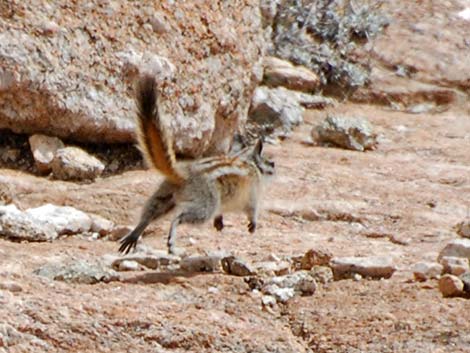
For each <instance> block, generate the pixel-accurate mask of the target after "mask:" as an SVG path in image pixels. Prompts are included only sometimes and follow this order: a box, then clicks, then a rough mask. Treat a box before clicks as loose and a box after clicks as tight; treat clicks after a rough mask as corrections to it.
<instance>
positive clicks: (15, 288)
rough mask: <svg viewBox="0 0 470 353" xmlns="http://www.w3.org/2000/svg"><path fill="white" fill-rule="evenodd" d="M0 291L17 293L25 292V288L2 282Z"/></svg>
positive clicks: (9, 282)
mask: <svg viewBox="0 0 470 353" xmlns="http://www.w3.org/2000/svg"><path fill="white" fill-rule="evenodd" d="M0 289H3V290H7V291H10V292H13V293H16V292H21V291H22V290H23V287H21V286H20V285H19V284H18V283H15V282H11V281H6V282H0Z"/></svg>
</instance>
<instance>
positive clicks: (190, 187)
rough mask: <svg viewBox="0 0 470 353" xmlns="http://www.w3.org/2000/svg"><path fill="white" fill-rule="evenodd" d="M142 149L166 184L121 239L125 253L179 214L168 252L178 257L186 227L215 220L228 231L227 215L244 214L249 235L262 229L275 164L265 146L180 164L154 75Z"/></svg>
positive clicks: (144, 92)
mask: <svg viewBox="0 0 470 353" xmlns="http://www.w3.org/2000/svg"><path fill="white" fill-rule="evenodd" d="M136 102H137V107H138V115H137V132H138V144H139V147H140V149H141V152H142V154H143V156H144V159H145V160H146V161H147V163H148V164H150V165H152V166H153V167H155V169H157V170H159V171H160V172H161V173H162V174H163V175H164V176H165V180H164V181H163V182H162V183H161V184H160V186H159V188H158V189H157V190H156V191H155V192H154V193H153V195H152V196H150V198H149V199H148V200H147V202H146V204H145V206H144V208H143V211H142V214H141V216H140V221H139V222H138V224H137V226H136V227H135V229H134V230H132V231H131V232H130V233H129V234H128V235H126V236H125V237H124V238H122V239H121V246H120V248H119V251H120V252H123V253H125V254H127V253H128V252H129V251H130V250H131V249H132V248H135V247H136V245H137V241H138V239H139V238H140V236H141V234H142V232H143V231H144V229H145V228H146V227H147V226H148V225H149V223H150V222H152V221H154V220H156V219H158V218H160V217H162V216H163V215H165V214H167V213H168V212H170V211H171V210H173V209H176V210H177V212H176V217H175V218H174V219H173V221H172V223H171V227H170V231H169V234H168V240H167V246H168V252H169V253H170V254H173V253H174V250H175V249H174V247H175V238H176V228H177V226H178V225H179V224H182V223H191V224H199V223H204V222H206V221H208V220H210V219H212V218H213V217H214V216H215V218H214V223H213V224H214V227H215V228H216V229H217V230H218V231H220V230H222V228H223V227H224V223H223V213H225V212H232V211H242V212H244V213H245V214H246V215H247V217H248V220H249V224H248V231H249V232H250V233H253V232H254V231H255V229H256V220H257V216H258V199H259V197H260V193H261V191H262V190H261V189H262V179H263V176H265V175H266V176H267V175H273V174H274V167H275V166H274V162H272V161H270V160H268V159H266V158H264V157H263V156H262V150H263V143H262V140H261V139H260V140H258V142H257V143H256V145H255V146H254V147H245V148H243V149H241V150H240V151H238V152H236V153H233V154H229V155H225V156H216V157H208V158H202V159H199V160H195V161H193V162H180V163H177V161H176V157H175V152H174V150H173V143H172V138H171V136H170V135H169V134H168V132H167V131H166V129H165V128H164V126H163V124H162V122H161V117H160V114H159V112H158V101H157V83H156V81H155V78H154V77H152V76H149V75H146V76H143V77H141V78H140V80H139V82H138V85H137V96H136Z"/></svg>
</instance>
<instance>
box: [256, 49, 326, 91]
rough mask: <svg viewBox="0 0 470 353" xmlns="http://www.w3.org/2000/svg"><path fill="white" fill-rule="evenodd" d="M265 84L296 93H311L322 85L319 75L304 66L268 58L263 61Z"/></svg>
mask: <svg viewBox="0 0 470 353" xmlns="http://www.w3.org/2000/svg"><path fill="white" fill-rule="evenodd" d="M263 65H264V84H265V85H267V86H269V87H278V86H283V87H286V88H288V89H291V90H295V91H306V92H311V91H314V90H315V89H317V88H318V87H319V85H320V79H319V77H318V75H317V74H316V73H314V72H312V71H311V70H309V69H307V68H306V67H304V66H294V65H292V64H291V63H290V62H288V61H285V60H282V59H278V58H275V57H272V56H268V57H266V58H264V60H263Z"/></svg>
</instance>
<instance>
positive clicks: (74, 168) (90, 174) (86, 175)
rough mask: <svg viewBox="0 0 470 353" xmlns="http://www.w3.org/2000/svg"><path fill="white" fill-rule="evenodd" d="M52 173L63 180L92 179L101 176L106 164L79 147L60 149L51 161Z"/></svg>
mask: <svg viewBox="0 0 470 353" xmlns="http://www.w3.org/2000/svg"><path fill="white" fill-rule="evenodd" d="M51 167H52V173H53V174H54V176H55V177H56V178H58V179H62V180H90V179H95V178H96V177H98V176H100V175H101V173H102V172H103V170H104V168H105V166H104V164H103V163H102V162H101V161H100V160H99V159H98V158H96V157H93V156H92V155H90V154H88V153H87V152H85V151H84V150H82V149H80V148H77V147H64V148H61V149H59V150H58V151H57V152H56V153H55V156H54V159H53V160H52V163H51Z"/></svg>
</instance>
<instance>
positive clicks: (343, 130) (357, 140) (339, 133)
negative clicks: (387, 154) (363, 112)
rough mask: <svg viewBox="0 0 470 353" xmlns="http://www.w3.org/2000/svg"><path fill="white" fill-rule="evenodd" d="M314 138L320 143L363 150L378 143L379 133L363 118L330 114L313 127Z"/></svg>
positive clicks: (314, 140) (371, 147)
mask: <svg viewBox="0 0 470 353" xmlns="http://www.w3.org/2000/svg"><path fill="white" fill-rule="evenodd" d="M312 139H313V142H314V143H316V144H319V145H323V144H331V145H333V146H336V147H341V148H346V149H350V150H355V151H361V152H362V151H365V150H370V149H373V148H374V147H376V145H377V135H376V134H375V133H374V132H373V130H372V126H371V125H370V123H369V122H368V121H367V120H366V119H363V118H351V117H339V116H329V117H327V118H326V119H325V120H324V121H323V123H322V124H320V125H318V126H316V127H314V128H313V129H312Z"/></svg>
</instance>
